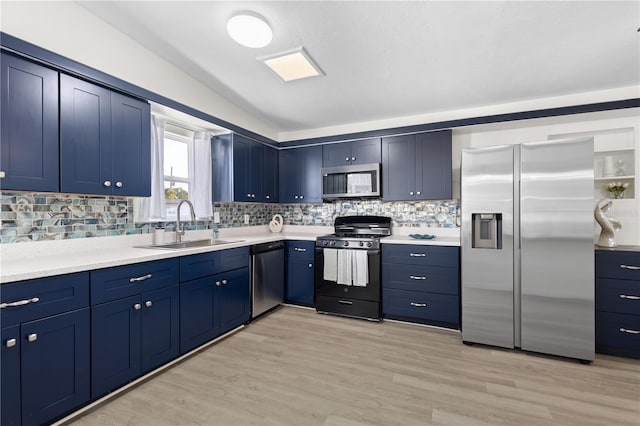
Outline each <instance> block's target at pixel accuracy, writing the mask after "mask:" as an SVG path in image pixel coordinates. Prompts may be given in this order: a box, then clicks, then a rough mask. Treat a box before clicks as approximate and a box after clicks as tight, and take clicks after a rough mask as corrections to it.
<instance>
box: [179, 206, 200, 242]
mask: <svg viewBox="0 0 640 426" xmlns="http://www.w3.org/2000/svg"><path fill="white" fill-rule="evenodd" d="M183 203H187V204H188V205H189V208H190V209H191V221H192V222H195V220H196V214H195V212H194V211H193V204H191V201H189V200H182V201H180V203H179V204H178V211H177V212H176V243H179V242H181V241H182V236H183V235H184V229H182V226H181V225H180V208H181V207H182V204H183Z"/></svg>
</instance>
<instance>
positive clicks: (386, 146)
mask: <svg viewBox="0 0 640 426" xmlns="http://www.w3.org/2000/svg"><path fill="white" fill-rule="evenodd" d="M382 170H383V171H382V199H383V200H385V201H398V200H400V201H402V200H413V199H415V192H416V189H415V182H416V159H415V137H414V136H413V135H401V136H392V137H388V138H382Z"/></svg>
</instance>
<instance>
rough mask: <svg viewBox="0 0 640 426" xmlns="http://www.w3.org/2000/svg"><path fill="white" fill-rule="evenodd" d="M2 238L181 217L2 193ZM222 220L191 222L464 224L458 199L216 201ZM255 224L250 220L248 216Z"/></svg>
mask: <svg viewBox="0 0 640 426" xmlns="http://www.w3.org/2000/svg"><path fill="white" fill-rule="evenodd" d="M0 207H1V209H0V238H1V240H0V241H1V243H14V242H31V241H42V240H60V239H67V238H88V237H102V236H109V235H125V234H146V233H150V232H152V231H153V229H154V228H155V227H156V226H165V228H166V229H167V230H168V231H175V221H167V222H166V223H162V222H161V223H157V222H153V223H149V222H145V223H134V220H133V217H134V215H133V199H132V198H126V197H104V196H89V195H87V196H85V195H69V194H34V193H22V192H2V193H0ZM214 211H216V212H218V213H219V214H220V224H214V223H213V221H210V220H199V221H196V222H195V223H187V224H186V227H187V229H211V228H215V227H222V228H229V227H241V226H257V225H267V224H268V223H269V221H270V220H271V218H272V217H273V215H274V214H276V213H278V214H280V215H282V217H283V218H284V223H285V225H314V226H331V225H333V221H334V219H335V218H336V217H337V216H350V215H380V216H389V217H391V218H392V220H393V226H411V227H419V226H423V227H447V228H453V227H456V226H459V223H460V203H459V202H458V201H455V200H443V201H415V202H391V203H385V202H383V201H380V200H349V201H338V202H334V203H318V204H262V203H233V202H229V203H215V204H214ZM245 214H247V215H249V224H248V225H245V224H244V215H245Z"/></svg>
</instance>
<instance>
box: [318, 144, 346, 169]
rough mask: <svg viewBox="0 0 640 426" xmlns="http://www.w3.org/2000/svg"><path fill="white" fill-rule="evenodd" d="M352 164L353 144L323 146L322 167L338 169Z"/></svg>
mask: <svg viewBox="0 0 640 426" xmlns="http://www.w3.org/2000/svg"><path fill="white" fill-rule="evenodd" d="M349 164H351V143H350V142H341V143H331V144H328V145H323V146H322V166H323V167H337V166H346V165H349Z"/></svg>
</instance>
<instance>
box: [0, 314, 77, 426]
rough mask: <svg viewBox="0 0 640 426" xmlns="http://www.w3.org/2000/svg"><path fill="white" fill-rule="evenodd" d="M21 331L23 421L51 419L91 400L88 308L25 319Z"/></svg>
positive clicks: (39, 422)
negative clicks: (30, 319) (26, 321)
mask: <svg viewBox="0 0 640 426" xmlns="http://www.w3.org/2000/svg"><path fill="white" fill-rule="evenodd" d="M20 334H21V338H22V342H21V348H20V349H21V355H22V365H21V382H22V424H23V425H37V424H42V423H46V422H49V421H51V420H53V419H56V418H58V417H61V416H62V415H64V414H66V413H68V412H70V411H71V410H73V409H75V408H77V407H78V406H80V405H82V404H84V403H85V402H87V401H89V309H88V308H84V309H80V310H77V311H72V312H68V313H64V314H59V315H54V316H51V317H47V318H43V319H40V320H35V321H32V322H28V323H24V324H22V325H21V333H20ZM3 409H4V407H3ZM3 424H4V422H3Z"/></svg>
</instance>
